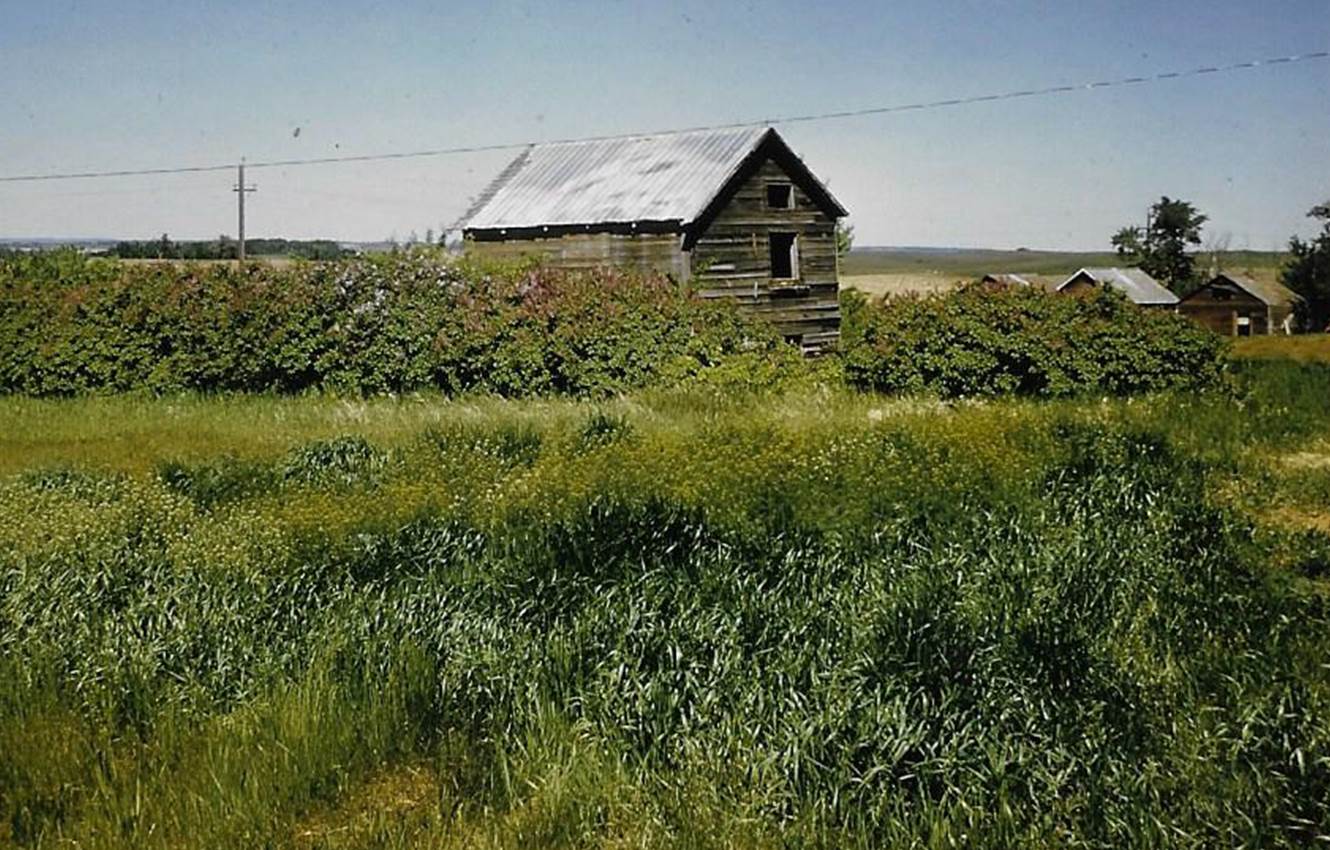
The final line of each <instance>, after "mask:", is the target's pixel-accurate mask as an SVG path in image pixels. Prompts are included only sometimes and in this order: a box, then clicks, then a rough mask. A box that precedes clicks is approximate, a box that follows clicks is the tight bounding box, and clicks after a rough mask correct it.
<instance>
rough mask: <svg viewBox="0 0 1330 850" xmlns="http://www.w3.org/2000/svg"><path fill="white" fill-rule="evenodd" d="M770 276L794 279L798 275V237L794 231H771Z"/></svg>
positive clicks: (769, 237)
mask: <svg viewBox="0 0 1330 850" xmlns="http://www.w3.org/2000/svg"><path fill="white" fill-rule="evenodd" d="M767 238H768V241H769V242H770V244H771V277H772V278H773V279H774V280H795V279H796V278H798V277H799V237H798V235H797V234H794V233H772V234H770V235H769V236H768V237H767Z"/></svg>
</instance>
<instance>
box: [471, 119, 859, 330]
mask: <svg viewBox="0 0 1330 850" xmlns="http://www.w3.org/2000/svg"><path fill="white" fill-rule="evenodd" d="M845 214H846V213H845V209H844V207H842V206H841V205H840V204H839V203H838V202H837V201H836V199H835V198H833V197H832V195H831V193H830V192H828V191H827V188H826V186H824V185H823V184H822V183H821V181H819V180H818V179H817V178H816V177H815V176H814V175H813V173H812V172H811V171H810V170H809V169H808V167H807V166H805V165H804V163H803V161H802V160H800V159H799V157H798V156H796V155H795V154H794V152H793V151H792V150H790V148H789V146H788V145H786V143H785V141H784V140H783V139H782V138H781V137H780V135H779V134H778V133H777V132H776V131H775V130H773V129H770V128H766V129H762V128H752V129H737V130H719V131H705V132H691V133H677V134H668V135H656V136H641V137H635V138H616V139H604V140H596V141H583V142H564V143H552V144H541V145H533V146H531V147H528V148H526V149H525V150H523V151H522V153H521V154H519V155H518V156H517V158H516V159H514V160H513V161H512V162H511V163H510V164H509V165H508V167H506V168H505V169H503V171H502V172H501V173H500V174H499V176H498V177H497V178H495V180H494V182H493V183H492V184H491V185H490V186H489V187H488V188H487V189H486V190H485V191H484V192H483V193H482V194H481V195H480V196H479V198H477V200H476V202H475V203H474V204H473V205H472V208H471V209H470V210H468V212H467V214H466V215H465V216H464V218H463V221H462V223H461V228H462V235H463V238H464V240H465V244H466V246H467V250H468V251H471V252H473V253H475V254H479V255H481V256H491V257H518V256H523V255H532V254H534V255H537V256H540V257H541V258H542V259H543V260H544V261H545V262H547V263H548V264H550V265H552V266H556V267H560V268H574V269H576V268H592V267H596V266H602V265H613V266H620V267H627V268H633V269H637V270H640V271H654V272H662V273H666V274H669V275H671V276H672V277H673V278H674V279H675V280H678V281H680V282H681V283H682V282H690V283H691V284H692V285H693V286H694V287H695V288H696V290H697V291H698V293H699V294H700V295H702V296H703V297H730V298H735V299H736V300H738V301H739V303H740V304H741V305H743V306H744V307H746V308H747V309H749V310H751V311H753V312H755V313H757V314H759V315H761V316H763V317H764V318H767V319H769V320H770V321H771V322H773V323H774V324H775V325H776V326H777V328H778V329H779V330H780V332H781V333H782V334H783V335H784V336H785V337H786V338H787V339H789V340H790V341H791V342H794V343H796V344H798V345H799V346H801V347H802V348H803V349H804V350H805V351H806V352H816V351H820V350H822V349H824V348H826V347H827V346H829V345H833V344H834V343H835V342H836V340H837V339H838V338H839V333H840V307H839V301H838V296H839V293H838V290H839V270H838V266H837V256H836V221H837V219H839V218H841V217H842V216H844V215H845Z"/></svg>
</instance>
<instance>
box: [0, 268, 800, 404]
mask: <svg viewBox="0 0 1330 850" xmlns="http://www.w3.org/2000/svg"><path fill="white" fill-rule="evenodd" d="M741 352H742V353H743V354H744V357H745V358H748V357H752V356H754V354H756V355H757V356H760V357H761V358H762V359H763V360H770V361H774V362H777V363H780V364H787V365H788V364H793V363H795V362H797V359H798V358H797V354H796V353H795V352H794V350H793V349H792V348H791V347H790V346H786V345H784V344H782V343H781V341H780V340H779V338H778V337H777V336H776V335H775V333H774V332H773V331H772V330H771V329H770V328H769V327H768V326H766V325H765V324H762V323H760V322H756V321H753V320H750V319H747V318H745V317H743V316H742V315H740V314H739V313H738V312H737V311H736V310H735V309H734V308H733V306H731V305H728V304H722V303H717V302H706V301H703V300H701V299H699V298H697V297H695V296H693V295H690V294H689V293H687V292H686V291H684V290H683V289H682V288H681V287H679V286H678V285H677V284H675V283H673V282H671V281H670V280H668V279H666V278H663V277H641V276H634V275H629V274H622V273H617V272H613V271H598V272H590V273H585V274H569V273H559V272H554V271H549V270H542V269H530V268H509V269H504V270H494V269H484V268H480V267H476V266H473V265H470V264H468V263H465V262H459V261H457V260H455V259H453V258H450V257H448V256H447V255H444V254H442V253H439V252H434V251H425V250H422V251H414V252H408V253H405V254H397V255H389V256H383V257H374V258H357V259H350V260H343V261H339V262H332V263H319V264H313V263H297V264H294V265H291V266H281V267H279V266H274V265H264V264H251V265H248V266H245V267H244V268H237V267H235V266H232V265H182V264H130V263H118V262H114V261H108V260H87V259H84V258H82V257H80V256H78V255H77V254H72V253H56V254H43V255H34V256H23V257H15V258H11V259H7V260H4V261H3V262H0V391H4V392H16V393H28V394H33V395H74V394H82V393H90V392H118V391H127V390H149V391H154V392H172V391H179V390H239V391H278V392H298V391H302V390H306V389H330V390H335V391H339V392H352V393H384V392H402V391H412V390H420V389H427V388H435V389H439V390H442V391H444V392H450V393H455V392H465V391H471V390H476V391H484V392H493V393H497V394H501V395H505V396H528V395H544V394H554V393H563V394H573V395H597V394H605V393H612V392H619V391H623V390H628V389H633V388H637V387H641V386H644V385H646V384H648V383H652V382H656V381H677V380H682V379H687V378H689V377H691V376H695V375H697V374H699V373H703V372H705V371H706V370H707V369H709V368H712V367H716V366H719V365H721V364H722V363H724V362H726V360H727V359H728V358H730V357H731V356H732V355H737V354H739V353H741Z"/></svg>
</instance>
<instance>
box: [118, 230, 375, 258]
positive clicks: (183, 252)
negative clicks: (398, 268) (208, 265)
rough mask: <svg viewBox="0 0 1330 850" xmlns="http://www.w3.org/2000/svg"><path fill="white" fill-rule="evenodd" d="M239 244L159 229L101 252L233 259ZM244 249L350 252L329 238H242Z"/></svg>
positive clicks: (292, 253)
mask: <svg viewBox="0 0 1330 850" xmlns="http://www.w3.org/2000/svg"><path fill="white" fill-rule="evenodd" d="M239 250H240V245H239V243H238V242H237V241H236V240H235V239H232V238H231V237H229V236H218V237H217V238H216V239H209V240H190V241H184V242H176V241H174V240H172V239H171V238H170V237H169V236H167V234H165V233H163V234H162V235H161V237H160V238H158V239H150V240H144V241H138V240H124V241H121V242H117V243H116V244H115V246H114V247H113V248H110V249H108V250H107V251H106V252H105V254H106V256H109V257H121V258H123V259H133V260H234V259H236V257H237V256H238V255H239ZM245 253H246V255H248V256H251V257H272V256H286V257H300V258H303V259H306V260H336V259H339V258H341V257H345V256H347V255H349V254H352V253H354V252H353V251H350V250H348V249H346V248H343V247H342V246H341V245H338V244H337V243H336V242H334V241H332V240H331V239H246V240H245Z"/></svg>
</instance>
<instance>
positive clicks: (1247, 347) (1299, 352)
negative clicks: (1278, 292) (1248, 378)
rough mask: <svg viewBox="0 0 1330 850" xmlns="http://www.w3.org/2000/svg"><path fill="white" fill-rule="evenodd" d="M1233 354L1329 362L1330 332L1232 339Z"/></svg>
mask: <svg viewBox="0 0 1330 850" xmlns="http://www.w3.org/2000/svg"><path fill="white" fill-rule="evenodd" d="M1233 354H1234V356H1236V357H1240V358H1244V359H1249V360H1294V361H1297V362H1300V363H1330V334H1304V335H1301V336H1251V337H1244V338H1241V339H1235V340H1234V341H1233Z"/></svg>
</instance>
